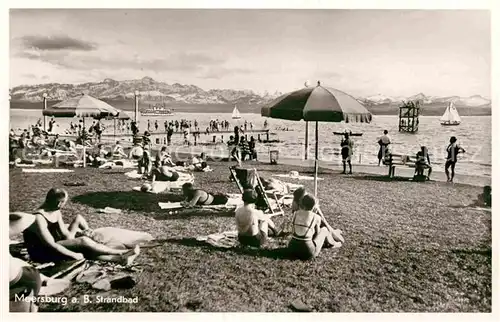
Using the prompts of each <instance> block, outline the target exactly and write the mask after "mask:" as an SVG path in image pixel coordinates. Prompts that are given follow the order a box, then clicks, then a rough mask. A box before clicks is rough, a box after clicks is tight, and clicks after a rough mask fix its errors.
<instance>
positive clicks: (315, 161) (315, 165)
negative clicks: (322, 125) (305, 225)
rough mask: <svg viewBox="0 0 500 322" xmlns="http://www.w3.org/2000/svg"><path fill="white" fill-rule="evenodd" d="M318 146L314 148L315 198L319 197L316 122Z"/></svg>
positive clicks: (316, 137)
mask: <svg viewBox="0 0 500 322" xmlns="http://www.w3.org/2000/svg"><path fill="white" fill-rule="evenodd" d="M315 139H316V144H315V147H314V154H315V158H314V196H315V197H317V196H318V166H319V165H318V145H319V143H318V121H316V133H315Z"/></svg>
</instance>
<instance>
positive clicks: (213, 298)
mask: <svg viewBox="0 0 500 322" xmlns="http://www.w3.org/2000/svg"><path fill="white" fill-rule="evenodd" d="M231 164H232V163H228V162H216V163H211V167H212V168H213V169H214V171H213V172H208V173H196V175H195V178H196V179H195V184H196V186H198V187H201V188H204V189H207V190H209V191H214V192H215V191H220V192H226V193H238V189H237V187H236V185H235V184H234V183H232V182H230V181H229V179H228V176H229V171H228V166H229V165H231ZM246 166H249V167H252V166H254V167H256V168H257V169H258V171H259V173H260V174H261V175H263V176H271V175H273V174H278V173H288V172H289V171H292V170H295V171H299V172H300V173H301V174H305V175H311V174H312V172H311V170H312V169H311V168H304V167H299V166H296V165H283V164H281V165H277V166H271V165H268V164H264V163H258V162H255V163H248V164H246ZM381 169H382V167H381ZM383 169H385V167H383ZM359 171H361V169H359V170H358V169H357V168H355V172H359ZM124 172H125V170H116V169H113V170H99V169H95V168H85V169H83V168H76V169H75V172H74V173H63V174H60V173H56V174H50V173H48V174H45V173H38V174H27V173H22V171H21V169H11V170H10V178H9V180H10V183H11V184H10V209H11V211H31V210H33V209H35V208H36V207H37V206H39V204H40V203H41V202H42V200H43V198H44V196H45V194H46V190H48V189H49V188H50V187H64V188H65V189H67V190H68V192H69V194H70V198H71V199H70V202H69V203H68V205H67V207H66V208H65V209H64V210H63V216H64V218H65V220H67V221H69V220H71V219H72V218H74V217H75V216H76V215H77V214H81V215H84V216H85V218H87V220H88V222H89V224H90V226H91V227H93V228H98V227H106V226H114V227H120V228H127V229H132V230H139V229H140V230H142V231H146V232H149V233H151V234H152V235H153V236H154V237H156V238H157V239H158V240H160V241H161V245H160V246H158V247H155V248H150V249H143V250H142V252H141V255H140V256H139V257H138V259H137V260H136V262H137V264H138V265H139V266H140V267H141V268H142V269H143V272H142V273H141V274H139V275H138V276H137V279H138V284H137V286H136V287H134V288H133V289H131V290H113V291H110V292H107V293H106V294H108V295H112V296H118V295H123V296H125V297H135V296H137V297H138V304H116V303H114V304H109V303H100V304H93V305H84V306H81V305H73V304H68V305H66V306H62V305H57V304H47V305H42V306H41V308H40V309H41V311H88V312H95V311H102V312H106V311H114V312H127V311H140V312H159V311H162V312H167V311H184V312H186V311H218V312H220V311H226V312H227V311H277V312H283V311H285V312H286V311H290V310H291V309H290V303H291V302H292V301H294V300H300V301H302V302H303V303H305V304H306V305H307V306H309V307H311V308H312V309H313V310H315V311H320V312H322V311H330V312H351V311H365V312H389V311H390V312H394V311H405V312H437V311H439V312H487V311H490V310H491V212H488V211H483V210H478V209H476V208H475V207H468V206H467V205H469V204H472V203H473V202H474V200H475V199H476V197H477V195H478V194H479V193H481V192H482V189H481V188H480V187H477V186H473V185H467V184H462V183H457V184H446V183H442V182H426V183H416V182H408V181H400V180H394V181H387V180H384V179H383V177H381V176H378V175H373V174H360V173H355V174H354V175H352V176H342V175H339V174H338V173H337V171H336V170H330V169H324V168H321V171H320V177H321V178H323V179H324V180H322V181H320V183H319V191H318V197H319V200H320V202H321V205H322V208H323V211H324V213H325V215H326V217H327V219H328V220H329V222H331V224H332V225H333V226H334V227H336V228H339V229H342V230H343V231H344V235H345V238H346V243H345V244H344V245H343V246H342V247H341V248H339V249H326V250H324V251H323V252H322V253H321V255H320V256H319V257H318V258H317V259H316V260H315V261H313V262H300V261H299V262H298V261H291V260H288V259H282V258H281V257H282V252H281V251H280V248H282V247H284V246H285V245H286V244H287V238H280V239H277V240H276V241H275V242H273V243H270V244H269V245H268V246H267V247H266V248H265V249H261V250H258V249H244V248H233V249H229V250H225V249H220V248H214V247H212V246H210V245H208V244H206V243H203V242H199V241H197V240H196V237H197V236H201V235H207V234H211V233H217V232H222V231H226V230H231V229H233V228H234V218H233V216H234V213H231V212H228V213H216V214H214V213H211V214H207V213H203V212H200V211H194V212H193V211H184V212H181V213H178V214H168V212H167V211H165V210H160V208H159V207H158V202H160V201H161V202H166V201H178V200H179V196H178V195H172V194H158V195H154V194H147V193H140V192H134V191H132V187H134V186H136V185H138V181H137V180H132V179H129V178H128V177H126V176H125V175H124V174H123V173H124ZM462 179H463V178H457V180H458V181H461V180H462ZM75 180H77V181H80V182H81V181H83V182H85V183H86V186H81V187H65V186H64V183H67V182H72V181H75ZM478 180H479V179H478ZM287 181H289V182H292V183H300V184H304V185H305V186H306V187H307V189H308V190H310V191H312V181H298V180H294V179H290V180H287ZM28 182H29V184H28V185H27V184H26V183H28ZM104 207H113V208H118V209H121V210H122V213H121V214H98V213H97V212H96V210H97V209H98V208H104ZM290 218H291V217H290V211H287V213H286V215H285V216H282V217H275V221H276V223H277V224H278V226H280V227H286V225H287V223H288V222H289V220H290ZM101 293H102V292H101ZM81 294H89V295H96V294H100V293H99V291H96V290H93V289H92V288H90V286H83V285H82V284H73V285H72V286H71V288H70V289H68V290H67V291H66V292H65V293H64V294H63V295H64V296H70V297H71V296H80V295H81Z"/></svg>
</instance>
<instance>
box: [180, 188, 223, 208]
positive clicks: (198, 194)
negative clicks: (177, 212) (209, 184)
mask: <svg viewBox="0 0 500 322" xmlns="http://www.w3.org/2000/svg"><path fill="white" fill-rule="evenodd" d="M182 193H183V195H184V197H185V198H186V200H185V201H183V202H181V205H182V206H183V207H185V208H191V207H194V206H207V205H225V204H226V203H227V201H228V197H227V196H226V195H224V194H215V195H214V194H210V193H208V192H206V191H205V190H201V189H195V188H194V187H193V184H192V183H189V182H186V183H185V184H183V185H182Z"/></svg>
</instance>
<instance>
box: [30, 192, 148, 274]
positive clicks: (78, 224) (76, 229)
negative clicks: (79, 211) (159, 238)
mask: <svg viewBox="0 0 500 322" xmlns="http://www.w3.org/2000/svg"><path fill="white" fill-rule="evenodd" d="M67 200H68V194H67V192H66V191H65V190H62V189H58V188H52V189H50V190H49V192H48V193H47V197H46V198H45V202H44V203H43V204H42V206H41V207H40V208H39V209H38V210H37V211H36V212H35V213H34V215H35V220H34V222H33V223H32V224H31V225H30V226H29V227H28V228H27V229H26V230H25V231H24V232H23V237H24V243H25V245H26V248H27V250H28V254H29V256H30V258H31V259H32V260H33V261H35V262H39V263H47V262H53V261H63V260H72V259H74V260H79V259H82V258H88V259H98V260H103V261H112V262H120V263H124V264H127V265H129V264H131V263H132V261H133V260H134V259H135V258H136V257H137V255H139V247H136V248H134V249H132V250H128V249H127V250H122V249H113V248H110V247H108V246H106V245H103V244H100V243H97V242H96V241H94V240H93V239H91V238H89V237H87V236H81V237H76V236H77V234H80V235H81V233H86V232H89V226H88V224H87V222H86V221H85V219H84V218H83V217H82V216H80V215H77V216H76V218H75V220H74V221H73V222H72V223H71V224H70V225H69V226H66V224H65V223H64V221H63V219H62V214H61V208H63V207H64V205H65V204H66V202H67Z"/></svg>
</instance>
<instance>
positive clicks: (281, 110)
mask: <svg viewBox="0 0 500 322" xmlns="http://www.w3.org/2000/svg"><path fill="white" fill-rule="evenodd" d="M261 115H262V116H264V117H270V118H276V119H282V120H291V121H300V120H304V121H306V122H316V134H315V141H316V142H315V143H316V144H315V160H314V195H317V190H318V123H319V122H342V121H344V122H346V123H350V122H361V123H370V122H371V120H372V114H371V113H370V112H369V111H368V110H367V109H366V108H365V107H364V106H363V105H361V103H359V102H358V101H357V100H356V99H355V98H354V97H352V96H351V95H349V94H346V93H344V92H342V91H340V90H338V89H334V88H330V87H323V86H321V83H320V82H318V85H317V86H316V87H305V88H303V89H300V90H297V91H294V92H290V93H287V94H284V95H282V96H280V97H278V98H277V99H275V100H274V101H272V102H271V103H269V104H267V105H266V106H264V107H262V109H261Z"/></svg>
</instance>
